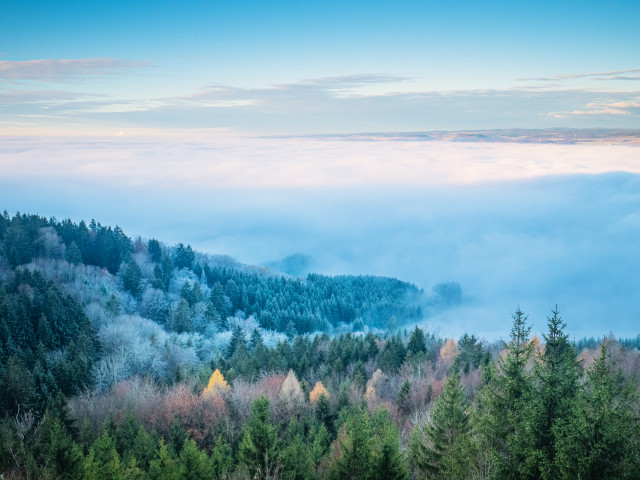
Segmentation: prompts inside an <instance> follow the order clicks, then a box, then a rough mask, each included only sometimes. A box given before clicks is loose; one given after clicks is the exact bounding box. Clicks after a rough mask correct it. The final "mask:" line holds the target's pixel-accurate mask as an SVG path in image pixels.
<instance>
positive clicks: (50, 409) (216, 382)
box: [0, 212, 640, 480]
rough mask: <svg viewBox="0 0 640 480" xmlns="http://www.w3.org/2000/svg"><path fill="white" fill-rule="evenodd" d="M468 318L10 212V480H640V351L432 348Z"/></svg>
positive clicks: (6, 349) (0, 436)
mask: <svg viewBox="0 0 640 480" xmlns="http://www.w3.org/2000/svg"><path fill="white" fill-rule="evenodd" d="M461 298H462V292H461V288H460V286H459V285H458V284H457V283H455V282H451V283H445V284H440V285H437V286H436V287H435V288H434V289H433V291H431V292H425V291H423V290H421V289H419V288H418V287H416V286H415V285H413V284H410V283H407V282H403V281H400V280H397V279H393V278H383V277H373V276H326V275H320V274H308V275H307V276H306V277H302V278H299V277H293V276H290V275H287V274H283V273H281V272H277V271H273V270H270V269H269V268H266V267H259V266H248V265H244V264H241V263H239V262H237V261H235V260H234V259H232V258H230V257H227V256H223V255H206V254H203V253H200V252H196V251H194V250H193V249H192V248H191V247H190V246H189V245H186V246H185V245H183V244H179V245H177V246H169V245H165V244H163V243H161V242H160V241H158V240H156V239H149V240H144V239H141V238H130V237H128V236H127V234H126V233H125V232H123V231H122V229H120V228H118V227H115V228H112V227H107V226H104V225H101V224H100V223H98V222H96V221H91V222H90V223H89V224H86V223H85V222H80V223H74V222H72V221H71V220H63V221H58V220H56V219H55V218H50V219H47V218H42V217H39V216H37V215H26V214H19V213H18V214H16V215H15V216H11V215H9V214H8V213H6V212H5V213H4V214H3V215H0V405H1V412H2V418H1V419H0V473H2V475H3V478H4V479H5V480H9V479H95V480H102V479H105V480H107V479H109V480H111V479H129V478H131V479H149V480H160V479H291V480H294V479H295V480H298V479H299V480H302V479H324V478H327V479H336V480H337V479H410V478H411V479H422V478H428V479H638V478H640V401H639V398H638V397H639V394H640V389H639V386H638V381H639V380H640V352H639V351H638V348H639V347H640V336H639V337H638V338H635V339H616V338H614V337H613V336H611V335H609V336H606V337H598V335H602V333H606V332H594V335H595V337H594V338H589V339H583V340H579V341H573V340H570V338H569V336H568V334H567V333H566V324H565V321H564V320H563V318H562V315H561V312H559V311H558V308H557V307H556V306H553V305H551V306H550V309H549V317H548V319H547V328H546V330H545V331H541V332H533V331H532V329H531V327H530V322H529V319H528V317H527V315H526V313H524V312H522V311H520V309H519V308H516V309H515V311H514V312H513V314H512V316H511V318H505V319H504V337H503V338H504V341H500V342H487V341H482V340H481V339H479V338H477V337H476V336H475V335H474V334H473V332H469V333H467V334H464V335H462V336H461V337H460V338H457V339H456V338H442V337H441V336H440V335H439V334H436V333H434V332H431V331H429V329H428V328H425V327H424V325H428V322H429V316H430V315H431V314H433V313H434V312H437V311H440V310H442V309H446V308H449V307H450V306H452V305H455V304H457V303H459V302H460V301H461ZM517 300H518V299H514V305H515V304H516V303H517ZM603 320H606V319H603ZM571 321H576V322H578V321H579V319H571ZM538 323H540V322H538ZM416 325H418V326H416ZM421 326H422V327H421Z"/></svg>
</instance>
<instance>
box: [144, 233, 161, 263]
mask: <svg viewBox="0 0 640 480" xmlns="http://www.w3.org/2000/svg"><path fill="white" fill-rule="evenodd" d="M147 252H148V253H149V258H150V259H151V261H152V262H153V263H160V261H161V260H162V248H161V247H160V242H158V240H156V239H154V238H152V239H151V240H149V242H147Z"/></svg>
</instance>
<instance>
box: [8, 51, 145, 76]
mask: <svg viewBox="0 0 640 480" xmlns="http://www.w3.org/2000/svg"><path fill="white" fill-rule="evenodd" d="M148 65H149V64H148V62H141V61H129V60H120V59H116V58H101V57H97V58H78V59H42V60H20V61H15V60H2V61H0V78H2V79H7V80H39V81H68V80H70V79H72V78H75V77H81V76H101V75H114V74H118V73H122V72H125V71H128V70H132V69H136V68H140V67H145V66H148Z"/></svg>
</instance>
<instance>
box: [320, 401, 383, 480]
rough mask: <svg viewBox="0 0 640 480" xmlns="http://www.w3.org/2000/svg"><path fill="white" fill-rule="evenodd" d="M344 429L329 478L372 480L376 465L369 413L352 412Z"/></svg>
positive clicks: (336, 447)
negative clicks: (372, 449)
mask: <svg viewBox="0 0 640 480" xmlns="http://www.w3.org/2000/svg"><path fill="white" fill-rule="evenodd" d="M343 429H344V430H343V431H342V432H341V433H340V434H339V435H338V438H337V440H336V446H335V449H336V451H337V457H335V458H334V459H333V462H332V463H331V465H330V467H329V475H328V478H329V479H331V480H341V479H345V478H348V479H362V480H366V479H369V478H371V474H372V470H373V468H374V464H373V461H372V451H371V446H372V432H371V419H370V417H369V413H368V412H366V411H359V410H356V411H354V412H352V413H351V415H349V417H348V418H347V421H346V423H345V425H344V427H343Z"/></svg>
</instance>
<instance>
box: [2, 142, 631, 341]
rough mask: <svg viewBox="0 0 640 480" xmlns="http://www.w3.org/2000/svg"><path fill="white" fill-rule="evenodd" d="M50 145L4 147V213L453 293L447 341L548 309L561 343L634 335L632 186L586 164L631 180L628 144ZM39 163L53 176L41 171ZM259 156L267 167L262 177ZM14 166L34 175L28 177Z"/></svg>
mask: <svg viewBox="0 0 640 480" xmlns="http://www.w3.org/2000/svg"><path fill="white" fill-rule="evenodd" d="M57 145H58V146H57V148H53V149H51V150H49V151H48V152H47V153H46V155H45V153H44V150H45V147H43V146H39V147H34V146H33V145H30V146H29V147H28V148H25V149H23V150H20V149H18V148H17V145H15V144H14V145H12V146H11V148H9V147H5V151H4V152H3V153H2V155H3V157H4V158H9V156H10V155H11V157H12V158H13V159H15V160H14V161H15V165H16V166H18V165H19V166H21V167H22V168H23V169H22V170H21V171H20V172H18V170H17V168H16V170H15V171H12V170H11V168H9V169H8V170H7V175H5V176H4V178H3V179H2V180H0V192H1V193H0V201H1V203H2V207H3V208H6V209H7V210H8V211H9V212H10V213H12V214H13V213H15V212H16V211H18V210H19V211H21V212H25V213H38V214H40V215H45V216H56V217H57V218H59V219H62V218H67V217H69V218H71V219H73V220H74V221H79V220H82V219H85V220H87V221H89V220H90V219H91V218H95V219H96V220H98V221H100V222H101V223H102V224H104V225H116V224H117V225H119V226H120V227H122V228H123V229H124V230H125V231H126V232H127V233H128V234H129V235H133V236H137V235H141V236H143V237H146V238H157V239H159V240H161V241H163V242H165V243H167V244H176V243H178V242H183V243H185V244H187V243H188V244H191V246H192V247H193V248H194V249H196V250H201V251H203V252H207V253H211V254H227V255H230V256H232V257H234V258H236V259H237V260H239V261H240V262H243V263H247V264H253V265H266V266H269V267H270V268H271V269H272V270H277V269H278V267H279V265H278V264H277V262H278V261H279V260H281V259H283V258H285V257H287V256H289V255H293V254H300V255H301V257H299V259H300V258H302V259H303V260H304V261H303V262H302V264H300V265H298V269H299V271H298V272H295V271H294V272H291V273H294V274H305V273H306V272H307V271H313V272H318V273H325V274H333V275H335V274H371V275H383V276H390V277H397V278H399V279H401V280H407V281H411V282H413V283H415V284H416V285H417V286H418V287H419V288H423V289H424V290H425V292H427V293H428V294H429V293H430V292H431V290H432V288H433V287H434V286H435V285H437V284H439V283H443V282H457V283H458V284H459V285H460V287H461V289H462V302H461V303H460V304H459V305H458V306H456V307H454V308H448V309H446V310H444V311H442V312H440V313H438V314H434V315H432V316H430V317H428V318H426V319H425V322H424V325H423V326H424V327H426V328H428V329H430V330H431V331H438V332H439V333H440V334H442V335H444V336H454V337H457V336H459V335H461V334H462V333H464V332H470V333H474V334H476V335H479V336H480V337H483V338H486V339H497V338H500V337H503V338H504V337H506V336H507V334H508V331H509V325H510V323H511V316H510V315H511V313H512V312H513V311H514V310H515V309H516V308H517V306H520V308H521V309H522V310H523V311H525V312H526V313H528V314H529V315H530V317H529V318H530V321H531V323H532V324H533V332H534V333H538V334H539V333H540V332H542V331H544V330H545V328H546V317H547V316H548V315H549V314H550V311H551V310H552V309H553V308H554V307H555V305H556V304H557V305H558V308H559V310H560V312H561V314H562V316H563V318H564V319H565V321H566V322H567V324H568V327H567V330H568V332H569V333H570V335H571V336H572V337H574V338H580V337H582V336H592V335H605V334H607V333H609V332H614V333H615V334H616V335H618V336H635V335H637V334H638V333H639V332H638V328H637V324H638V317H639V315H640V314H639V313H638V303H637V292H638V291H640V274H639V273H638V272H640V253H639V250H638V248H637V240H638V238H640V213H639V212H640V178H639V177H638V175H637V174H636V173H635V172H632V173H624V172H602V171H598V170H594V169H592V168H591V167H590V166H591V165H593V164H594V162H591V159H592V157H597V156H598V155H600V154H601V153H602V154H605V155H611V158H612V162H611V165H610V167H611V169H612V170H615V169H616V166H618V167H619V169H620V170H622V169H626V170H632V168H630V166H631V165H632V164H633V159H634V158H635V157H634V156H635V154H636V152H637V148H633V147H627V148H626V149H624V148H623V147H616V146H613V147H610V148H611V150H606V149H603V148H604V147H600V146H592V147H585V146H563V147H564V148H560V149H558V147H557V146H540V145H516V146H514V145H506V146H502V147H501V146H500V145H497V146H496V145H488V146H476V145H469V144H465V145H458V146H456V145H453V146H451V145H449V144H444V146H443V145H435V144H427V143H422V144H421V143H420V142H414V143H411V142H360V143H358V144H357V149H356V148H355V147H353V145H354V144H353V143H349V142H343V143H342V144H340V145H336V144H335V143H331V142H325V143H322V142H315V143H312V144H309V143H304V142H297V143H296V142H292V141H291V140H286V141H281V143H279V144H276V143H269V144H267V145H265V144H261V143H260V141H258V140H249V141H246V142H245V143H242V141H236V142H235V143H232V144H231V146H229V145H227V146H224V145H223V147H224V148H223V147H221V146H220V144H219V143H217V144H216V143H215V142H213V143H212V144H209V145H208V148H204V146H207V145H205V144H191V145H189V144H188V143H185V144H176V143H172V144H169V145H168V146H166V147H167V148H163V146H162V145H160V146H157V147H156V146H153V145H152V144H151V143H149V144H145V146H144V147H140V145H139V144H138V145H137V150H136V148H130V147H131V145H125V146H123V147H122V149H121V150H120V152H125V151H126V152H127V153H126V155H137V156H138V157H139V158H140V161H138V162H137V163H136V165H135V167H133V166H128V165H129V163H128V162H127V158H126V155H124V154H123V155H120V154H119V153H118V152H119V150H117V148H115V149H114V148H111V149H104V150H102V149H101V148H100V147H101V146H100V145H96V144H88V143H87V142H84V143H82V142H80V144H79V145H80V146H72V145H71V143H69V144H68V145H67V144H65V145H66V146H65V147H64V148H62V147H61V146H60V143H58V144H57ZM185 145H186V147H185ZM212 145H213V146H212ZM310 145H311V146H310ZM318 145H322V146H321V147H319V146H318ZM344 145H346V148H347V151H346V153H344V152H343V154H342V156H341V155H340V154H339V151H340V147H341V146H344ZM89 147H91V148H89ZM349 148H353V151H349V150H348V149H349ZM589 148H591V150H589ZM11 149H13V150H12V151H10V150H11ZM216 149H217V150H216ZM554 149H555V150H554ZM598 149H601V150H598ZM167 150H169V153H167ZM356 150H357V151H358V152H360V153H359V154H355V153H354V152H355V151H356ZM131 152H133V153H131ZM153 152H156V153H157V155H156V156H153V155H151V153H153ZM252 152H253V153H255V154H256V156H255V157H252V156H251V154H252ZM394 152H395V157H394ZM558 152H560V153H558ZM554 153H555V154H556V155H555V156H549V155H550V154H554ZM314 154H315V155H316V156H315V157H314ZM47 156H48V157H47ZM63 156H64V157H65V159H64V160H65V161H64V162H63V161H61V157H63ZM47 158H49V159H50V160H49V161H50V162H51V165H54V164H55V165H56V167H55V171H56V173H55V174H53V173H52V172H47V171H46V170H47V168H48V167H47V165H48V162H47ZM267 158H269V159H274V161H273V162H270V163H269V164H268V165H267V162H266V159H267ZM314 158H315V159H317V160H315V161H314ZM536 158H538V161H536V160H535V159H536ZM54 160H55V161H54ZM392 160H394V161H396V165H398V166H397V168H395V167H393V165H394V164H392V163H391V161H392ZM616 162H617V164H616ZM114 164H121V166H122V168H121V169H120V170H119V172H120V176H113V174H110V176H101V175H99V174H96V173H97V172H98V173H99V171H100V168H102V167H104V168H105V169H106V168H107V166H108V167H109V169H110V171H114V170H113V167H114ZM483 164H485V165H487V166H489V165H491V167H487V168H484V167H483V166H482V165H483ZM495 165H500V169H498V170H495V171H494V170H492V169H494V168H495ZM25 166H27V167H29V166H32V167H34V168H35V167H38V168H40V169H44V170H45V172H44V174H42V175H38V174H33V176H31V177H30V178H27V177H26V175H25V170H24V167H25ZM9 167H10V166H9ZM51 168H52V169H53V167H51ZM388 172H394V173H392V174H388ZM541 172H542V174H541ZM581 172H585V173H581ZM361 176H366V177H367V178H368V180H367V181H366V182H360V181H359V179H360V178H361ZM52 177H53V178H52ZM247 177H255V178H263V181H262V182H256V181H255V180H251V179H250V180H247ZM254 183H257V184H258V185H257V186H254V187H249V185H248V184H254ZM284 270H286V268H285V269H284Z"/></svg>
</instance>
